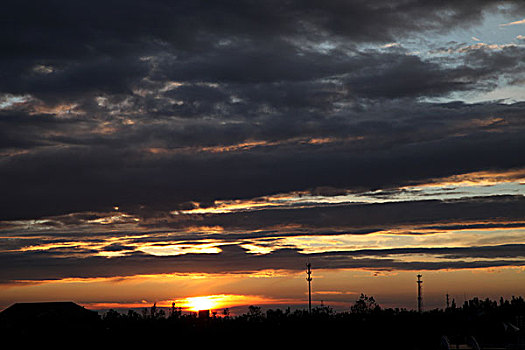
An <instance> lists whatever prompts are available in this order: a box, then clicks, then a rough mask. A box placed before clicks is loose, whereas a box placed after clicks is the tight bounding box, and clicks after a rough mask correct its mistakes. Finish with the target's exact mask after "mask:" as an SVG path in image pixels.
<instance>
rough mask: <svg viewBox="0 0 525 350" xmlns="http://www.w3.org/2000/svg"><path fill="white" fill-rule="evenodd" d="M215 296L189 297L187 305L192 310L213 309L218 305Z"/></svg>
mask: <svg viewBox="0 0 525 350" xmlns="http://www.w3.org/2000/svg"><path fill="white" fill-rule="evenodd" d="M214 299H215V298H214V297H213V296H207V297H193V298H187V299H186V301H187V302H188V304H187V306H188V308H189V310H190V311H199V310H213V309H216V308H217V307H218V304H219V303H218V302H217V301H216V300H214Z"/></svg>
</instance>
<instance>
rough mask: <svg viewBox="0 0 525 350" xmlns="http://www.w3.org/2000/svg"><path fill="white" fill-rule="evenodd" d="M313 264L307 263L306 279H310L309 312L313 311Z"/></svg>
mask: <svg viewBox="0 0 525 350" xmlns="http://www.w3.org/2000/svg"><path fill="white" fill-rule="evenodd" d="M311 267H312V264H310V262H308V263H306V275H307V276H308V277H306V280H307V281H308V313H309V314H311V313H312V286H311V283H312V270H311V269H310V268H311Z"/></svg>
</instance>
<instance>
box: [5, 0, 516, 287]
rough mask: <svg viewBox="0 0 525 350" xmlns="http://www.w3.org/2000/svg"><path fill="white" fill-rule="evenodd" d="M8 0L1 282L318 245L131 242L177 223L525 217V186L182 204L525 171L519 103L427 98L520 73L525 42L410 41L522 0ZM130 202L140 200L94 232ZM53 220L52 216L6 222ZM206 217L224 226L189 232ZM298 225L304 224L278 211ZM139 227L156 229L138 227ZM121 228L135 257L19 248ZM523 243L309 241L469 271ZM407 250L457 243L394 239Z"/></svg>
mask: <svg viewBox="0 0 525 350" xmlns="http://www.w3.org/2000/svg"><path fill="white" fill-rule="evenodd" d="M2 13H3V15H0V32H2V36H1V37H0V53H1V55H0V155H1V156H2V158H1V159H0V193H2V199H1V200H0V212H1V214H0V220H2V221H4V222H2V223H0V224H1V225H2V226H0V227H1V229H2V235H4V233H8V234H14V233H16V234H17V235H18V236H16V239H13V238H12V237H11V236H9V238H5V239H2V240H1V241H0V244H1V247H2V249H3V251H2V253H0V263H1V265H2V266H3V267H4V266H5V268H2V270H1V272H0V280H1V281H15V280H42V279H57V278H64V277H113V276H127V275H131V274H141V273H164V272H219V271H221V272H222V271H227V272H241V271H240V270H239V266H243V269H242V271H243V272H250V271H256V270H259V269H289V270H295V269H302V263H301V261H304V258H305V254H302V253H300V252H299V251H298V250H295V249H292V248H290V249H280V250H276V251H274V252H272V253H271V254H268V255H253V254H248V253H247V252H246V251H245V250H242V249H241V248H240V247H238V246H235V245H227V246H221V247H222V249H223V251H222V253H220V254H217V255H204V254H187V255H183V256H178V257H154V256H151V255H147V254H143V253H139V252H138V251H134V249H135V248H134V246H133V244H138V243H144V242H150V243H156V244H164V243H170V242H171V240H172V239H173V237H170V234H169V232H168V231H166V230H168V229H169V230H175V231H176V234H175V235H174V236H176V237H177V238H178V239H180V240H184V241H186V242H187V243H199V242H200V240H201V239H203V238H208V239H218V240H222V242H227V241H228V240H230V239H232V238H231V237H235V238H236V239H245V240H250V239H255V238H258V239H262V238H266V239H267V240H268V241H267V243H269V244H270V243H271V241H272V240H273V239H276V236H275V235H276V233H278V234H279V236H286V235H290V236H293V235H297V234H305V233H306V234H308V233H315V234H325V235H335V234H339V233H341V232H342V231H345V230H346V231H347V232H348V233H353V234H356V235H357V234H360V235H364V234H368V233H371V232H376V231H377V230H381V229H384V228H392V227H407V226H410V225H414V226H415V227H413V228H407V229H406V233H412V234H420V233H421V232H428V230H452V229H490V228H512V227H514V228H521V227H522V226H521V225H522V224H520V223H519V221H521V220H523V214H522V213H523V212H525V211H524V209H525V208H523V206H524V204H523V203H524V202H523V196H522V195H521V193H516V195H515V196H492V197H480V198H474V199H471V200H457V201H418V202H406V203H389V204H371V205H364V204H351V205H348V204H345V205H328V204H326V205H319V203H307V205H305V207H299V206H291V207H290V208H287V209H282V208H280V209H270V208H264V210H259V211H245V212H236V213H230V214H221V215H211V214H210V215H183V214H180V215H174V214H170V212H171V211H173V210H184V209H186V210H188V209H192V208H197V207H200V208H206V207H213V206H214V205H215V204H214V201H216V200H228V199H249V200H258V201H260V202H264V199H261V198H258V197H261V196H268V195H272V194H279V193H290V192H293V191H303V192H304V193H309V194H311V195H318V196H336V195H340V194H343V193H348V191H351V192H354V193H359V192H367V191H368V193H365V195H366V196H369V197H370V196H372V195H373V193H371V192H370V191H373V190H378V189H380V190H382V191H381V192H376V193H375V196H376V198H392V196H394V195H400V194H402V193H404V194H409V193H408V191H407V190H403V189H400V187H401V186H406V185H414V184H422V183H428V182H434V181H437V180H438V179H440V178H444V177H448V176H453V175H458V174H464V173H469V172H479V171H494V172H503V173H504V172H508V171H514V170H516V169H520V168H523V167H524V164H525V162H524V161H525V158H524V156H523V155H524V154H525V138H523V134H524V131H525V124H524V122H523V115H524V112H525V103H523V102H516V103H503V102H505V101H503V100H502V101H488V102H485V103H465V102H462V101H449V102H448V103H440V102H426V101H429V100H430V98H450V96H464V95H462V94H466V93H480V92H489V91H492V90H493V89H494V88H496V87H498V86H502V84H503V85H505V84H508V86H511V87H512V86H513V85H519V83H520V81H522V80H523V79H524V73H525V66H524V64H523V59H522V58H523V57H524V54H525V52H524V48H523V47H521V46H519V45H503V46H499V47H496V46H494V45H492V46H489V45H482V44H479V45H470V46H469V45H467V44H464V43H458V42H450V43H448V44H446V45H445V44H442V43H437V42H436V43H430V44H425V45H427V46H426V48H427V52H414V51H413V50H412V49H411V48H410V49H409V48H408V46H409V45H408V44H407V43H409V42H416V41H420V42H427V41H429V42H431V41H432V36H435V35H436V34H446V33H450V32H451V31H453V30H455V29H460V28H469V27H470V26H472V25H474V24H477V23H480V21H481V20H482V19H483V18H484V16H486V15H488V14H489V13H502V14H507V15H508V14H512V15H513V16H518V15H520V14H525V6H524V5H523V3H522V2H518V1H503V2H502V1H496V0H486V1H474V0H467V1H452V0H446V1H426V2H425V1H423V2H422V1H416V0H408V1H387V0H384V1H374V2H371V1H364V0H355V1H329V2H327V1H318V0H309V1H295V0H292V1H285V2H283V1H273V0H270V1H251V0H246V1H244V0H243V1H229V0H228V1H214V2H206V1H194V0H192V1H175V2H174V1H163V0H154V1H149V0H148V1H145V0H131V1H127V2H125V3H124V2H120V1H98V0H95V1H90V2H89V3H88V2H86V3H79V2H71V1H69V2H68V1H62V0H58V1H51V2H45V3H41V2H35V1H26V0H24V1H18V2H11V3H9V4H5V6H4V7H3V9H2ZM393 42H396V43H395V44H392V43H393ZM389 43H390V45H383V44H389ZM405 44H407V45H405ZM404 45H405V46H404ZM431 49H432V50H431ZM454 94H458V95H454ZM495 194H497V193H495ZM254 198H255V199H254ZM196 202H198V203H196ZM115 206H118V207H120V208H119V209H116V208H114V207H115ZM117 214H126V215H128V216H126V215H122V216H120V217H119V218H118V219H115V220H117V222H116V223H111V222H109V223H108V222H106V223H105V224H106V225H107V226H105V228H103V229H101V228H98V229H97V230H96V232H91V230H92V229H93V228H95V227H96V225H95V224H94V222H97V221H101V220H106V219H107V218H108V217H111V216H113V215H115V216H117ZM39 218H46V221H40V222H38V223H36V222H12V221H10V222H6V220H17V219H28V220H33V219H39ZM135 219H138V220H139V223H137V222H136V221H135ZM201 225H208V226H220V227H222V228H223V229H225V232H224V233H213V234H202V233H195V234H193V233H188V232H186V231H185V230H187V229H188V228H189V227H193V226H201ZM285 225H293V226H290V227H297V229H291V230H290V231H289V232H282V230H279V229H277V228H276V227H279V226H285ZM26 226H27V227H26ZM36 226H38V229H34V227H36ZM39 230H41V231H39ZM308 230H311V231H308ZM139 231H140V232H142V233H143V234H145V235H148V237H141V238H136V237H133V235H134V234H136V233H137V232H139ZM88 233H89V234H88ZM24 235H26V236H25V237H24ZM108 236H115V237H126V236H129V237H127V238H128V239H127V240H126V241H125V243H121V242H118V243H115V244H112V245H106V246H105V247H104V248H101V250H103V251H105V252H106V253H118V252H121V253H123V256H121V257H116V258H111V259H108V258H105V257H101V256H94V255H95V254H96V253H97V251H95V250H94V249H92V248H83V247H82V246H81V245H79V246H77V247H75V246H65V247H60V246H57V247H52V248H51V249H49V250H47V251H27V252H17V251H16V249H18V248H20V247H22V246H24V247H28V246H30V245H41V244H61V243H68V242H71V240H73V239H78V241H79V242H80V241H84V243H86V242H89V243H91V244H95V243H104V240H105V239H106V238H107V237H108ZM6 237H7V236H6ZM229 242H231V240H230V241H229ZM102 246H104V245H103V244H102ZM522 248H523V247H522V246H521V245H514V246H498V247H496V246H490V247H472V248H450V249H444V248H439V249H437V248H436V249H433V248H428V249H419V250H417V249H407V250H402V249H399V250H393V249H392V250H380V251H379V250H378V251H354V252H334V253H319V254H311V255H310V257H311V258H312V259H314V258H315V259H316V261H317V262H316V263H317V264H318V265H317V266H318V267H319V268H370V269H378V270H381V269H443V268H458V269H459V268H479V267H490V266H521V265H523V259H521V258H522V257H523V254H522V253H520V251H521V250H522ZM412 253H414V254H428V255H431V256H433V257H440V258H442V260H443V261H438V262H435V261H432V262H428V261H417V262H406V261H403V260H402V259H397V258H396V256H397V255H400V254H412ZM379 257H381V259H379ZM486 258H490V261H487V260H484V259H486ZM28 266H30V267H31V268H28Z"/></svg>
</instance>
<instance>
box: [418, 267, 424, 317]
mask: <svg viewBox="0 0 525 350" xmlns="http://www.w3.org/2000/svg"><path fill="white" fill-rule="evenodd" d="M421 277H423V276H422V275H417V312H419V313H421V304H422V301H423V297H422V295H421V283H423V281H422V280H421Z"/></svg>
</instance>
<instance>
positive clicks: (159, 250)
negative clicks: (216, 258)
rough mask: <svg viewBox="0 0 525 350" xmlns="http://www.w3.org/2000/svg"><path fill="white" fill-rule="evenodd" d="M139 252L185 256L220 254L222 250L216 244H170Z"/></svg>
mask: <svg viewBox="0 0 525 350" xmlns="http://www.w3.org/2000/svg"><path fill="white" fill-rule="evenodd" d="M138 250H140V251H142V252H144V253H146V254H151V255H155V256H175V255H184V254H218V253H220V252H221V251H222V250H221V249H220V248H219V247H217V246H216V245H215V244H170V245H151V246H146V247H142V248H139V249H138Z"/></svg>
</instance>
